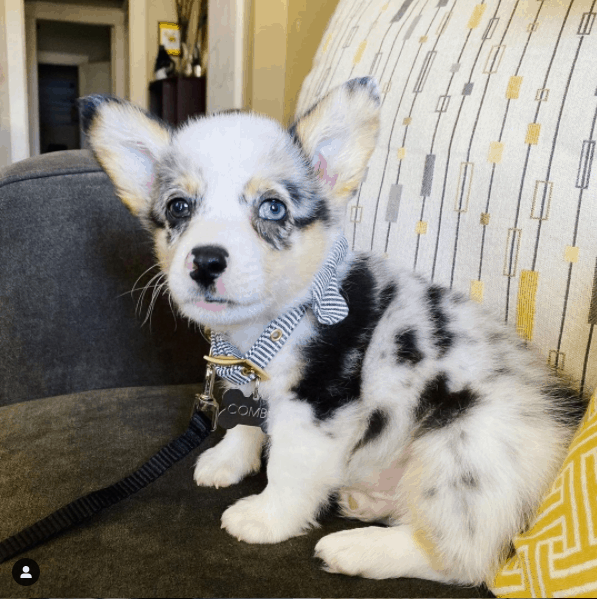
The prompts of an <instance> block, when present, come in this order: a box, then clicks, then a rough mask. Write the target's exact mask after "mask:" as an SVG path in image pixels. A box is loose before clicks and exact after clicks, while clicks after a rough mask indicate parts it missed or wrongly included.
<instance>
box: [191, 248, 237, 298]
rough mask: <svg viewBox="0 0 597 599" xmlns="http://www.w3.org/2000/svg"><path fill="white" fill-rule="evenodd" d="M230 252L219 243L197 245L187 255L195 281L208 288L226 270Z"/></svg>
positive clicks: (192, 277)
mask: <svg viewBox="0 0 597 599" xmlns="http://www.w3.org/2000/svg"><path fill="white" fill-rule="evenodd" d="M227 258H228V252H227V251H226V250H225V249H224V248H223V247H221V246H219V245H203V246H200V247H196V248H194V249H193V250H191V252H190V253H189V255H188V256H187V260H186V265H187V267H188V268H191V269H192V270H191V272H190V273H189V275H190V277H191V279H193V281H195V282H197V283H199V284H200V285H201V286H203V287H205V288H207V287H209V286H210V285H212V284H213V283H214V281H215V280H216V279H217V278H218V277H219V276H220V275H221V274H222V273H223V272H224V271H225V270H226V266H227V265H228V262H227Z"/></svg>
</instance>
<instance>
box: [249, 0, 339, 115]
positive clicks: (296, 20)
mask: <svg viewBox="0 0 597 599" xmlns="http://www.w3.org/2000/svg"><path fill="white" fill-rule="evenodd" d="M338 1H339V0H253V2H252V7H251V8H252V10H251V13H250V15H251V19H250V31H249V39H248V47H247V56H248V57H250V60H249V61H248V62H249V64H250V66H251V68H250V69H247V76H246V80H245V107H246V108H249V109H251V110H254V111H256V112H261V113H263V114H266V115H268V116H270V117H272V118H274V119H276V120H279V121H281V122H282V123H283V124H284V125H289V124H290V123H291V122H292V121H293V119H294V111H295V107H296V102H297V99H298V94H299V91H300V88H301V85H302V83H303V80H304V78H305V76H306V75H307V74H308V73H309V71H310V70H311V65H312V62H313V57H314V56H315V52H316V50H317V48H318V47H319V42H320V41H321V38H322V37H323V32H324V31H325V28H326V26H327V24H328V21H329V20H330V18H331V16H332V14H333V12H334V10H335V8H336V5H337V4H338Z"/></svg>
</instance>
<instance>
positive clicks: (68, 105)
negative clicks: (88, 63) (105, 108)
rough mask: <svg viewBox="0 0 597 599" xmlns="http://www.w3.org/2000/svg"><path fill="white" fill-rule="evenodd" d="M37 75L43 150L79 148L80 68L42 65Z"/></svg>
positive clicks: (40, 135) (41, 145) (40, 133)
mask: <svg viewBox="0 0 597 599" xmlns="http://www.w3.org/2000/svg"><path fill="white" fill-rule="evenodd" d="M38 77H39V137H40V151H41V153H42V154H44V153H46V152H54V151H57V150H76V149H78V148H80V147H81V142H80V136H79V117H78V113H77V105H76V100H77V97H78V95H79V72H78V67H76V66H65V65H54V64H40V65H39V71H38Z"/></svg>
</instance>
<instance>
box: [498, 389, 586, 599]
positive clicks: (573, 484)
mask: <svg viewBox="0 0 597 599" xmlns="http://www.w3.org/2000/svg"><path fill="white" fill-rule="evenodd" d="M514 546H515V548H516V555H514V557H512V558H511V559H510V560H508V561H507V562H506V564H505V565H504V566H503V568H502V570H501V572H500V573H499V574H498V575H497V577H496V578H495V580H494V581H493V583H491V584H490V585H489V586H490V588H491V590H492V591H493V592H494V593H495V594H496V595H497V596H498V597H595V595H596V594H597V396H593V399H592V401H591V406H590V408H589V412H588V414H587V415H586V417H585V420H584V422H583V425H582V426H581V427H580V429H579V431H578V432H577V434H576V437H575V438H574V441H573V442H572V444H571V446H570V451H569V453H568V458H567V459H566V461H565V462H564V465H563V466H562V469H561V471H560V474H559V476H558V478H557V479H556V481H555V482H554V484H553V486H552V488H551V490H550V492H549V494H548V495H547V497H546V498H545V500H544V501H543V504H542V505H541V508H540V510H539V515H538V516H537V519H536V520H535V522H534V524H533V526H532V527H531V529H530V530H529V531H528V532H526V533H525V534H523V535H520V536H518V537H517V538H516V539H514Z"/></svg>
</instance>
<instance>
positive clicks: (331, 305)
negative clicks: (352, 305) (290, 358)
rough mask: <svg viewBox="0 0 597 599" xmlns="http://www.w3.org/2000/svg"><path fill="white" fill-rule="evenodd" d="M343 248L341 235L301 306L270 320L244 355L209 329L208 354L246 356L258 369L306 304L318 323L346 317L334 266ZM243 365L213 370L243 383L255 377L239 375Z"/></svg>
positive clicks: (343, 253) (280, 343)
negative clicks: (308, 295)
mask: <svg viewBox="0 0 597 599" xmlns="http://www.w3.org/2000/svg"><path fill="white" fill-rule="evenodd" d="M347 251H348V242H347V241H346V238H345V237H344V236H341V237H340V238H339V239H338V241H336V243H335V244H334V246H333V247H332V251H331V252H330V255H329V256H328V258H327V260H326V261H325V263H324V264H323V266H322V267H321V269H320V270H319V272H318V273H317V274H316V275H315V278H314V280H313V284H312V286H311V298H310V299H309V300H308V301H307V302H306V303H305V304H303V305H302V306H298V307H297V308H292V309H290V310H288V311H287V312H286V313H285V314H283V315H282V316H279V317H278V318H276V319H274V320H272V321H271V322H270V323H269V324H268V325H267V327H265V330H264V331H263V333H261V335H260V336H259V339H257V341H256V342H255V344H254V345H253V346H252V347H251V349H250V350H249V351H248V352H247V353H246V354H244V355H243V354H242V353H241V351H240V350H239V349H238V348H237V347H235V346H234V345H232V343H230V342H229V341H228V340H227V339H226V337H225V336H224V335H223V334H221V333H214V332H212V334H211V355H212V356H215V357H218V356H234V357H236V358H240V359H247V360H250V361H251V362H252V363H253V364H255V365H256V366H259V368H262V369H265V368H266V366H267V365H268V364H269V363H270V361H271V360H272V359H273V357H274V356H275V355H276V354H277V353H278V352H279V351H280V349H281V348H282V346H283V345H284V343H286V340H287V339H288V337H289V336H290V335H291V333H292V331H294V329H295V328H296V325H297V324H298V323H299V322H300V320H301V318H302V317H303V316H304V315H305V312H306V311H307V308H308V307H309V306H310V307H311V309H312V310H313V313H314V314H315V316H316V318H317V320H318V322H320V323H321V324H327V325H331V324H335V323H337V322H340V321H342V320H344V318H346V316H348V306H347V304H346V301H345V300H344V298H343V297H342V295H341V294H340V289H339V286H338V274H337V271H338V266H339V265H340V264H341V263H342V261H343V260H344V258H345V257H346V253H347ZM243 368H244V367H243V366H216V372H217V374H218V376H220V377H222V378H225V379H227V380H229V381H230V382H231V383H236V384H237V385H244V384H246V383H250V382H251V381H253V380H255V378H256V375H255V374H254V373H250V374H248V375H245V374H242V370H243Z"/></svg>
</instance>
